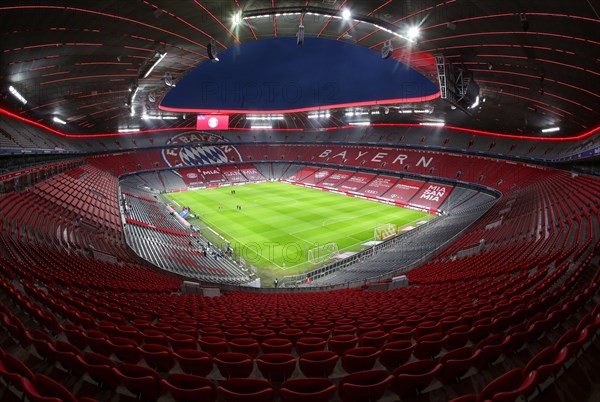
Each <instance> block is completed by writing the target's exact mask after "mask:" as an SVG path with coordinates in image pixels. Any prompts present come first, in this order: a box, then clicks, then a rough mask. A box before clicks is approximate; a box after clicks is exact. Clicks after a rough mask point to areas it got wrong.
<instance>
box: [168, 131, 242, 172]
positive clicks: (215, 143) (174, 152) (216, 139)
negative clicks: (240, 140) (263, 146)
mask: <svg viewBox="0 0 600 402" xmlns="http://www.w3.org/2000/svg"><path fill="white" fill-rule="evenodd" d="M167 146H168V148H165V149H163V150H162V155H163V158H164V160H165V162H166V164H167V165H168V166H169V167H185V166H206V165H214V164H221V163H228V162H240V161H241V160H242V155H241V154H240V152H239V151H238V150H237V148H236V147H235V146H233V145H230V144H228V143H227V140H226V139H225V138H223V137H221V136H220V135H217V134H212V133H197V132H186V133H181V134H177V135H176V136H174V137H172V138H171V139H170V140H169V142H168V143H167ZM190 178H194V177H191V176H190Z"/></svg>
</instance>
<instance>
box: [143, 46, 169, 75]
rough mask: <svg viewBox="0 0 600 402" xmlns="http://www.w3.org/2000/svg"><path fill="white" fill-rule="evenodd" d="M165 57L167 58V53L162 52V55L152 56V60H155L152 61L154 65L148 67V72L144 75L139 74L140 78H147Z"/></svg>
mask: <svg viewBox="0 0 600 402" xmlns="http://www.w3.org/2000/svg"><path fill="white" fill-rule="evenodd" d="M166 56H167V52H164V53H158V52H157V53H156V54H155V55H154V58H156V60H155V61H154V63H152V65H151V66H150V68H149V69H148V71H146V72H145V73H144V74H140V75H141V78H148V76H149V75H150V73H151V72H152V70H154V69H155V68H156V66H158V65H159V64H160V62H161V61H162V59H164V58H165V57H166Z"/></svg>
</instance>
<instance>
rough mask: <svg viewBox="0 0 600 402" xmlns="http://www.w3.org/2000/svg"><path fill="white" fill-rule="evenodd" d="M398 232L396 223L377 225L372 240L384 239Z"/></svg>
mask: <svg viewBox="0 0 600 402" xmlns="http://www.w3.org/2000/svg"><path fill="white" fill-rule="evenodd" d="M397 234H398V225H394V224H393V223H386V224H385V225H381V226H377V227H376V228H375V230H374V232H373V240H375V241H384V240H386V239H389V238H390V237H392V236H396V235H397Z"/></svg>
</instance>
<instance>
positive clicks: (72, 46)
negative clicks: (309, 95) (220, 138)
mask: <svg viewBox="0 0 600 402" xmlns="http://www.w3.org/2000/svg"><path fill="white" fill-rule="evenodd" d="M11 3H12V4H11ZM303 7H304V8H303ZM306 7H314V8H313V9H312V10H316V9H317V8H319V9H321V10H324V11H325V12H323V13H321V14H320V15H318V14H319V13H316V12H315V13H310V14H308V13H307V12H306V11H307V10H308V8H306ZM594 7H595V6H594V2H589V1H570V2H563V1H560V2H559V1H555V2H549V1H543V0H531V1H523V2H512V1H496V0H479V1H454V0H449V1H433V0H432V1H427V0H423V1H412V2H406V1H399V0H368V1H365V0H361V1H358V0H319V1H316V0H315V1H306V0H303V1H277V0H270V1H268V0H252V1H248V0H233V1H217V0H212V1H198V0H178V1H167V0H139V1H138V0H136V1H133V0H130V1H123V0H107V1H93V2H91V1H84V0H70V1H64V0H62V1H61V0H48V1H33V0H32V1H18V2H17V1H4V2H2V6H0V24H1V28H0V38H1V40H0V43H1V44H0V49H1V53H0V54H1V56H0V57H1V62H0V65H1V69H2V70H1V75H2V77H3V78H2V89H1V91H2V95H3V98H2V101H1V103H0V106H1V107H2V108H4V109H8V110H10V111H16V112H17V113H19V114H20V115H21V116H23V117H26V118H29V119H31V120H34V121H37V122H40V123H42V124H44V125H46V126H50V127H52V128H54V129H57V130H60V131H62V132H65V133H80V134H87V133H89V134H92V133H98V132H116V131H117V130H118V128H119V127H122V126H129V125H131V124H132V123H137V124H139V125H140V126H142V128H144V129H153V128H169V127H186V126H189V127H193V126H194V123H195V116H194V115H191V114H183V113H169V112H165V111H161V110H159V108H158V105H159V104H160V102H161V100H162V98H163V97H164V96H165V94H166V93H167V90H168V89H169V88H170V87H168V86H166V85H165V83H164V77H165V74H170V76H171V77H172V78H173V82H174V83H176V82H177V81H178V80H179V79H181V78H182V77H183V76H185V75H186V74H187V73H189V72H190V71H192V70H193V69H195V68H196V67H197V66H198V65H199V64H201V63H204V62H206V61H207V60H208V53H207V45H208V44H209V43H210V44H211V46H213V47H214V49H215V50H216V52H221V51H223V50H224V49H226V48H230V47H232V46H235V45H237V44H240V43H246V42H250V41H256V40H260V39H265V38H273V37H290V36H295V35H296V33H297V31H298V27H299V23H300V14H299V12H303V14H302V15H303V25H304V27H305V35H306V37H321V38H330V39H336V40H339V41H344V42H348V43H354V44H356V45H358V46H363V47H365V48H369V49H372V50H373V51H375V52H378V53H379V52H380V50H381V48H382V46H383V45H384V42H386V41H388V40H390V39H391V40H392V45H393V47H394V55H393V57H394V58H397V59H400V60H401V61H403V62H406V63H408V64H410V65H411V66H412V67H413V68H415V69H417V70H418V71H420V72H421V73H423V74H424V75H426V76H427V77H429V78H430V79H431V80H432V81H433V82H435V83H436V84H437V74H436V71H435V64H432V60H433V57H432V55H434V54H443V55H444V56H445V58H446V60H448V61H449V62H451V63H453V64H455V65H456V66H460V67H462V68H466V69H468V70H470V71H472V72H473V74H474V79H475V80H476V81H477V82H478V84H479V85H480V87H481V101H480V103H479V106H478V107H475V108H473V109H472V110H469V114H467V113H465V112H463V111H461V110H459V109H454V108H452V107H451V105H450V104H449V103H448V102H446V101H444V100H441V99H435V100H431V101H427V102H424V103H415V104H413V105H411V104H409V105H403V108H404V109H405V110H407V111H408V110H410V112H409V113H400V111H401V109H399V108H398V105H377V106H376V108H379V109H380V112H379V114H377V115H374V116H372V117H371V121H372V122H377V123H419V122H430V121H441V120H443V121H445V123H446V124H447V125H450V126H456V127H463V128H468V129H474V130H487V131H492V132H500V133H508V134H516V135H527V136H561V137H570V136H578V135H581V134H584V133H589V132H591V130H594V129H595V128H597V127H598V126H599V125H600V114H599V113H598V110H600V67H599V66H600V63H599V62H600V58H599V57H598V55H599V54H600V18H599V15H598V13H599V12H600V9H598V7H596V9H595V8H594ZM343 10H349V11H350V13H351V16H350V18H348V19H344V18H335V17H333V15H336V13H339V16H341V15H342V12H343ZM284 13H285V15H284ZM259 15H262V17H257V16H259ZM248 16H251V17H255V18H244V17H248ZM417 26H418V27H419V28H420V34H419V36H418V37H417V38H416V39H415V41H414V43H413V42H411V41H409V40H406V38H402V37H401V36H404V37H407V36H408V32H409V29H410V28H412V27H417ZM395 34H398V35H395ZM323 68H327V66H324V67H323ZM146 75H147V76H146ZM145 76H146V77H145ZM10 86H12V87H13V88H14V90H16V91H18V93H20V94H21V95H22V96H23V97H24V98H25V99H26V100H27V103H26V104H23V103H22V102H21V101H19V100H18V99H17V98H16V97H14V96H12V94H11V92H10V90H9V87H10ZM136 89H137V91H136ZM388 106H389V107H388ZM132 109H133V111H134V112H135V114H134V115H132V113H131V111H132ZM372 109H373V108H372V107H369V108H368V109H365V110H366V112H369V111H372ZM345 112H346V111H345V110H342V109H337V110H331V111H330V115H328V117H327V118H321V119H309V112H298V113H289V114H286V116H285V117H284V119H282V120H280V121H278V122H277V124H278V127H295V128H298V127H301V128H319V127H326V128H329V127H341V126H345V125H347V123H348V122H347V121H346V120H345V119H344V116H345ZM144 113H145V114H149V115H157V116H158V115H161V116H169V117H171V118H170V119H164V120H161V119H142V115H143V114H144ZM55 117H57V118H58V119H60V120H62V121H64V122H66V124H62V123H61V122H60V120H56V119H54V118H55ZM249 123H250V122H249V121H248V120H246V119H245V118H244V115H243V114H234V115H233V116H231V124H232V126H233V127H250V124H249ZM555 126H558V127H560V131H558V132H545V133H543V132H542V130H543V129H547V128H550V127H555Z"/></svg>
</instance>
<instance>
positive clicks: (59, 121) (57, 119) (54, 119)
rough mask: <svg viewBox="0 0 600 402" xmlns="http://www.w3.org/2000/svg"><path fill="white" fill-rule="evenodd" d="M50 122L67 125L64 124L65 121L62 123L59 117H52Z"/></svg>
mask: <svg viewBox="0 0 600 402" xmlns="http://www.w3.org/2000/svg"><path fill="white" fill-rule="evenodd" d="M52 121H53V122H55V123H58V124H67V122H66V121H64V120H63V119H61V118H60V117H56V116H54V117H53V118H52Z"/></svg>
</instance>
